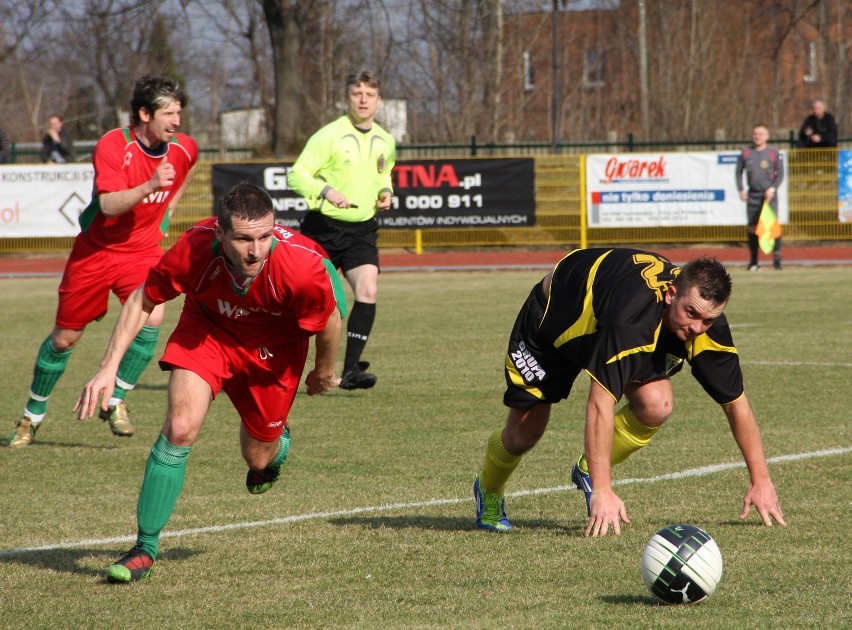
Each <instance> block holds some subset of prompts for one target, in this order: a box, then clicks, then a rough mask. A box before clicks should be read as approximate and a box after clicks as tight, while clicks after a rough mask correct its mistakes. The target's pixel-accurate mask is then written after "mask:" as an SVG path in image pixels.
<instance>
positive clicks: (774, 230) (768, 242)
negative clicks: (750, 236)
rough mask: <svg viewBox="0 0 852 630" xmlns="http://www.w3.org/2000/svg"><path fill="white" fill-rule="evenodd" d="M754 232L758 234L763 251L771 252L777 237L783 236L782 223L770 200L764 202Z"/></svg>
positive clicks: (765, 252)
mask: <svg viewBox="0 0 852 630" xmlns="http://www.w3.org/2000/svg"><path fill="white" fill-rule="evenodd" d="M754 233H755V234H756V235H757V242H758V244H759V245H760V249H761V250H762V251H763V253H764V254H771V253H772V250H773V249H774V248H775V239H776V238H780V237H781V224H780V223H779V222H778V217H777V216H776V215H775V211H774V210H773V209H772V208H771V207H770V205H769V202H768V201H764V202H763V208H761V210H760V217H759V218H758V219H757V227H756V228H755V230H754Z"/></svg>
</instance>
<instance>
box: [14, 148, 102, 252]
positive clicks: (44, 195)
mask: <svg viewBox="0 0 852 630" xmlns="http://www.w3.org/2000/svg"><path fill="white" fill-rule="evenodd" d="M94 178H95V169H94V168H93V167H92V165H91V164H21V165H17V166H12V165H10V166H3V167H2V168H0V238H20V237H26V236H77V234H78V233H79V232H80V224H79V222H78V219H79V217H80V213H81V212H83V210H84V209H85V208H86V206H87V205H89V201H91V199H92V186H93V182H94Z"/></svg>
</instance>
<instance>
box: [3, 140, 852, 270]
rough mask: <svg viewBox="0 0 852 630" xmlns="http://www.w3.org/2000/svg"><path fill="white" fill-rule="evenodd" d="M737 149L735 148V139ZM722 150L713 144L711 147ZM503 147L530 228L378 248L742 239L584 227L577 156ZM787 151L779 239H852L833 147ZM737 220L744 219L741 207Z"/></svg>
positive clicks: (198, 211)
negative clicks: (520, 184) (523, 188)
mask: <svg viewBox="0 0 852 630" xmlns="http://www.w3.org/2000/svg"><path fill="white" fill-rule="evenodd" d="M737 146H738V147H740V148H741V147H742V146H743V144H738V145H737ZM649 148H650V147H649ZM705 148H706V143H705ZM723 148H724V147H722V146H721V145H719V144H717V150H722V149H723ZM402 149H403V150H402V151H400V154H401V156H402V157H404V158H409V159H415V158H420V159H442V158H449V157H469V156H470V153H471V147H470V145H465V147H464V149H462V145H459V146H458V147H457V151H458V153H456V152H455V151H454V150H451V149H450V148H449V147H443V148H440V149H435V148H434V147H423V148H413V147H403V148H402ZM511 149H512V150H509V147H506V148H501V149H500V150H499V151H498V149H497V148H496V147H490V148H488V150H487V151H485V150H484V149H483V147H477V149H476V153H477V155H478V156H479V157H486V155H487V156H488V157H490V156H496V155H499V156H501V157H529V156H532V157H534V159H535V187H536V190H535V197H536V225H535V226H534V227H499V228H458V229H453V228H441V229H431V230H430V229H423V230H415V229H411V230H404V229H393V230H383V231H382V233H381V237H380V239H379V246H380V247H381V248H385V249H400V248H402V249H411V250H415V251H420V250H421V249H423V250H428V249H435V248H458V247H494V246H512V247H575V246H579V245H580V244H581V243H583V244H588V245H609V244H612V245H616V244H635V245H651V244H653V245H655V246H656V245H659V244H667V245H669V246H671V245H673V244H688V243H728V242H736V243H739V242H742V241H743V240H744V238H745V230H744V226H678V227H654V228H640V227H631V228H588V229H586V228H584V227H583V225H582V224H581V209H582V207H583V204H582V198H583V190H582V181H581V168H580V166H581V162H582V159H583V154H582V153H570V154H558V155H556V154H553V153H552V152H550V153H544V152H543V153H542V154H538V153H536V151H539V150H541V151H544V147H542V146H540V145H529V146H528V147H525V148H523V147H522V148H520V149H519V147H518V146H517V145H512V147H511ZM657 150H663V149H662V148H660V147H658V148H657ZM669 150H671V149H669ZM689 150H696V147H690V149H689ZM464 151H466V153H465V152H464ZM587 152H589V151H587ZM787 155H788V163H787V165H786V166H787V185H788V194H789V208H790V215H789V223H788V224H787V225H786V226H785V233H784V237H785V240H786V241H787V242H791V241H852V224H849V223H840V222H839V220H838V181H837V162H836V161H837V152H836V151H834V150H831V149H808V150H806V149H790V150H788V153H787ZM223 158H225V159H223ZM214 161H238V160H235V159H234V156H233V155H231V154H230V153H228V154H227V155H225V156H223V155H221V153H220V152H219V151H214V152H204V153H202V161H201V162H199V164H198V167H197V168H196V172H195V175H194V177H193V180H192V182H191V183H190V184H189V186H188V187H187V190H186V192H185V194H184V197H183V199H182V200H181V202H180V205H179V207H178V210H177V212H176V213H175V216H174V217H173V219H172V223H171V229H170V233H169V236H168V237H167V239H166V243H165V245H166V246H171V245H172V244H173V243H174V241H175V240H176V238H177V236H178V235H179V234H180V233H182V232H183V231H184V230H185V229H186V228H187V227H189V226H190V225H192V224H193V223H195V222H196V221H199V220H200V219H202V218H205V217H208V216H210V213H211V210H212V204H213V197H212V186H211V165H212V163H213V162H214ZM239 161H244V160H239ZM743 218H744V219H745V208H744V209H743ZM743 223H745V220H744V221H743ZM584 229H585V232H584V231H583V230H584ZM72 241H73V239H72V238H14V239H13V238H0V255H2V254H16V255H20V254H57V253H63V254H64V253H67V252H68V251H69V250H70V248H71V244H72Z"/></svg>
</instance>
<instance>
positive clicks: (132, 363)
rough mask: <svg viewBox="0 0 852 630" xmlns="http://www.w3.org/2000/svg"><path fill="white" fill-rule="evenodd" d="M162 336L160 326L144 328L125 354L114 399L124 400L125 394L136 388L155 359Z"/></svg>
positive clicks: (117, 377)
mask: <svg viewBox="0 0 852 630" xmlns="http://www.w3.org/2000/svg"><path fill="white" fill-rule="evenodd" d="M159 336H160V327H159V326H143V327H142V330H140V331H139V334H138V335H136V337H135V338H134V339H133V343H131V344H130V347H129V348H128V349H127V352H125V353H124V358H122V359H121V364H120V365H119V366H118V373H117V374H116V376H115V392H114V393H113V395H112V396H113V398H116V399H118V400H124V396H125V394H127V392H128V391H130V390H131V389H133V388H134V387H136V382H137V381H138V380H139V377H140V376H142V372H144V371H145V368H146V367H148V364H149V363H150V362H151V359H152V358H154V351H155V350H156V349H157V338H158V337H159Z"/></svg>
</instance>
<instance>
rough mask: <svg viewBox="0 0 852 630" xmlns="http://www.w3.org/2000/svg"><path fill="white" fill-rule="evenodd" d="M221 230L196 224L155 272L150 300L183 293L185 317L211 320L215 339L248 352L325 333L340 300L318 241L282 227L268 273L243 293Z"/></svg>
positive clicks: (148, 293)
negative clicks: (219, 234) (218, 235)
mask: <svg viewBox="0 0 852 630" xmlns="http://www.w3.org/2000/svg"><path fill="white" fill-rule="evenodd" d="M215 226H216V219H215V218H210V219H205V220H204V221H200V222H199V223H196V224H195V225H194V226H192V227H191V228H189V229H188V230H187V231H186V232H184V233H183V234H182V235H181V237H180V238H179V239H178V241H177V243H175V245H174V247H172V248H171V249H170V250H169V251H167V252H166V253H165V254H164V255H163V258H162V259H161V260H160V262H159V263H157V265H156V266H155V267H153V268H152V269H151V271H150V272H149V273H148V279H147V281H146V282H145V289H144V291H145V296H146V297H147V298H148V299H149V300H150V301H151V302H153V303H155V304H161V303H163V302H166V301H168V300H171V299H174V298H176V297H177V296H178V295H180V294H181V293H184V294H186V299H185V301H184V306H183V309H184V312H185V313H188V314H190V315H193V316H195V317H196V318H200V319H201V320H202V321H207V322H209V323H210V328H209V334H211V335H213V336H215V337H216V338H218V339H219V340H220V342H222V343H226V344H227V343H229V342H233V344H238V345H241V346H245V347H249V348H252V347H253V348H260V347H263V346H275V345H280V344H287V343H292V342H293V341H294V340H295V339H298V338H302V339H307V338H308V337H310V336H311V335H314V334H316V333H317V332H319V331H321V330H322V329H323V328H325V325H326V322H327V321H328V318H329V316H330V315H331V313H332V311H334V309H335V308H336V307H337V302H336V300H335V297H334V291H333V289H332V284H331V279H330V278H329V275H328V272H327V271H326V268H325V265H324V263H323V256H322V254H321V253H319V251H318V249H317V248H318V245H317V244H316V243H314V242H313V241H312V240H310V239H309V238H307V237H305V236H302V235H301V234H298V233H296V232H291V231H289V230H288V229H286V228H283V227H281V226H276V227H275V232H274V237H273V242H272V248H271V249H270V252H269V257H268V258H267V259H266V261H264V264H263V268H262V269H261V271H260V273H259V274H258V275H257V276H256V277H255V278H254V280H253V281H252V282H251V283H250V284H249V285H248V287H245V288H242V287H239V286H238V285H237V283H236V282H235V281H234V277H233V275H232V274H231V271H230V268H229V266H228V264H227V262H226V257H225V254H224V252H223V251H222V247H221V244H220V243H219V241H218V240H217V239H216V234H215Z"/></svg>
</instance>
